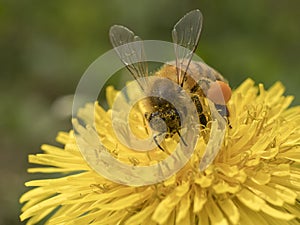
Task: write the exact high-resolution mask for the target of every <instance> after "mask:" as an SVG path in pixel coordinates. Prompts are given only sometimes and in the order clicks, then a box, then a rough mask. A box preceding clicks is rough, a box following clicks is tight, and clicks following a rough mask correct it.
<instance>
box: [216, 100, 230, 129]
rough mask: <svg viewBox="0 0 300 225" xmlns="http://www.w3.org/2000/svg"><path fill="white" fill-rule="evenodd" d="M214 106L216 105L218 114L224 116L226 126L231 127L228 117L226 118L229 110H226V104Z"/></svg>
mask: <svg viewBox="0 0 300 225" xmlns="http://www.w3.org/2000/svg"><path fill="white" fill-rule="evenodd" d="M215 106H216V109H217V110H218V112H219V113H220V115H221V116H223V117H225V118H226V120H227V123H228V126H229V128H230V129H231V128H232V126H231V124H230V121H229V118H228V117H229V110H228V108H227V106H226V105H218V104H215Z"/></svg>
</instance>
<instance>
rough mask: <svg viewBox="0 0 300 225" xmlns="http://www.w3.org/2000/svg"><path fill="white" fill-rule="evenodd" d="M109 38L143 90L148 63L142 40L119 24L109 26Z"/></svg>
mask: <svg viewBox="0 0 300 225" xmlns="http://www.w3.org/2000/svg"><path fill="white" fill-rule="evenodd" d="M109 38H110V42H111V44H112V46H113V47H114V48H115V50H116V52H117V54H118V56H119V57H120V59H121V61H122V62H123V63H124V64H125V66H126V68H127V69H128V70H129V72H130V73H131V75H132V76H133V77H134V79H136V80H137V82H138V83H139V85H140V86H141V88H142V89H143V90H144V88H145V85H146V84H147V79H146V78H147V77H148V64H147V62H146V56H145V50H144V46H143V43H142V40H141V39H140V38H139V37H138V36H135V35H134V33H133V32H132V31H131V30H129V29H128V28H126V27H124V26H121V25H114V26H112V27H111V28H110V31H109Z"/></svg>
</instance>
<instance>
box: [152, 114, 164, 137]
mask: <svg viewBox="0 0 300 225" xmlns="http://www.w3.org/2000/svg"><path fill="white" fill-rule="evenodd" d="M149 123H150V127H151V128H152V129H153V130H155V131H158V132H160V133H164V132H166V131H167V125H166V123H165V121H164V120H163V119H162V118H161V117H160V116H159V115H151V116H150V121H149Z"/></svg>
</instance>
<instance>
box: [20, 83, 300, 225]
mask: <svg viewBox="0 0 300 225" xmlns="http://www.w3.org/2000/svg"><path fill="white" fill-rule="evenodd" d="M283 92H284V87H283V86H282V84H281V83H276V84H275V85H273V86H272V87H271V88H270V89H269V90H265V89H264V87H263V85H262V84H260V85H258V87H257V86H255V85H254V82H253V81H252V80H250V79H248V80H246V81H245V82H244V83H243V84H242V85H241V86H240V87H238V88H237V89H236V90H235V91H234V92H233V95H232V98H231V100H230V102H229V103H228V108H229V111H230V118H229V119H230V123H231V126H232V128H231V129H228V131H227V132H226V135H225V138H224V143H223V145H222V148H221V150H220V151H219V152H218V154H217V157H216V158H215V159H214V161H213V163H212V164H211V165H209V166H208V167H207V168H206V169H205V170H204V171H200V170H199V158H201V156H202V155H203V151H204V149H205V145H206V142H205V140H204V138H199V140H198V142H197V144H196V147H195V150H194V154H193V155H192V157H191V158H190V159H189V161H188V163H187V164H186V165H185V166H184V167H183V168H182V169H181V170H180V171H178V172H177V173H176V174H175V175H173V176H172V177H170V178H168V179H167V180H165V181H163V182H160V183H157V184H150V185H145V186H140V187H133V186H126V185H124V184H119V183H116V182H113V181H110V180H108V179H106V178H104V177H103V176H101V175H99V173H97V172H95V171H94V170H93V169H92V168H91V167H90V166H89V165H88V164H87V162H86V160H85V159H84V158H83V156H82V155H81V153H80V151H79V149H78V145H77V144H76V140H75V137H74V132H73V131H70V132H69V133H65V132H60V133H59V134H58V137H57V141H58V142H59V143H61V144H63V145H64V148H59V147H54V146H49V145H43V146H42V147H41V148H42V150H43V153H41V154H36V155H30V156H29V162H30V163H33V164H38V165H40V167H34V168H30V169H29V170H28V171H29V172H30V173H47V174H49V175H48V177H49V178H48V179H43V180H33V181H29V182H27V183H26V186H28V187H33V188H32V189H31V190H30V191H28V192H27V193H25V194H24V195H23V196H22V197H21V198H20V202H21V203H24V206H23V208H22V214H21V216H20V218H21V220H22V221H24V220H27V224H36V223H38V222H39V221H41V220H43V219H44V218H48V219H47V222H46V224H61V225H62V224H82V225H85V224H92V225H96V224H99V225H106V224H109V225H110V224H111V225H115V224H127V225H133V224H137V225H143V224H147V225H151V224H160V225H167V224H184V225H188V224H192V225H196V224H201V225H209V224H211V225H238V224H242V225H257V224H259V225H268V224H272V225H288V224H299V222H300V204H299V200H300V167H299V165H300V164H299V163H300V128H299V122H300V107H290V108H289V105H290V103H291V101H292V99H293V97H291V96H288V97H285V96H283V95H282V94H283ZM116 94H117V91H115V90H114V89H113V88H112V87H110V88H108V90H107V97H108V103H109V105H112V104H113V99H114V97H115V96H116ZM93 107H94V106H93V105H88V106H87V107H86V108H85V109H83V110H81V111H80V112H79V117H80V118H82V120H89V119H90V118H88V117H87V116H86V113H85V112H86V110H90V109H93ZM110 114H111V111H110V110H108V111H105V110H103V109H102V108H101V107H100V106H98V105H96V121H95V122H96V124H97V128H98V129H97V132H98V135H99V136H100V138H101V141H102V142H103V144H104V145H105V147H106V148H107V149H108V151H109V152H110V154H111V155H113V156H114V157H115V158H116V159H118V160H120V161H123V162H125V163H127V164H128V165H138V166H140V165H151V164H153V163H155V162H157V161H159V160H162V159H164V158H165V157H166V154H167V153H166V152H163V151H161V150H159V149H156V150H153V151H150V152H148V153H143V152H139V153H136V152H134V151H132V150H130V149H128V148H126V147H125V146H123V145H122V144H121V143H119V142H118V140H117V139H116V137H115V135H114V133H113V132H112V125H111V117H110ZM132 116H133V117H134V119H132V124H131V127H132V130H133V132H134V133H136V134H139V135H141V136H143V135H145V134H144V133H143V132H144V131H145V125H144V123H143V121H142V120H143V119H142V116H141V115H139V114H138V113H135V114H134V115H132ZM77 127H78V129H79V130H80V135H82V136H83V138H84V139H85V140H89V141H92V140H93V137H92V136H93V134H92V133H91V132H90V130H89V129H88V127H86V128H84V127H81V126H80V125H79V123H78V124H77ZM173 139H174V138H173ZM173 139H166V141H165V144H164V146H166V147H167V148H169V147H170V146H171V147H170V149H171V148H172V147H173V146H174V143H175V142H176V141H174V140H173ZM175 144H176V143H175ZM95 147H97V146H95ZM53 173H55V174H57V173H58V174H61V176H60V177H58V178H52V176H51V174H53Z"/></svg>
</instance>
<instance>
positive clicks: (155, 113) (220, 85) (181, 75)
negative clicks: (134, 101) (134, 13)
mask: <svg viewBox="0 0 300 225" xmlns="http://www.w3.org/2000/svg"><path fill="white" fill-rule="evenodd" d="M201 28H202V14H201V12H200V10H193V11H191V12H189V13H187V14H186V15H185V16H183V17H182V18H181V19H180V20H179V21H178V22H177V23H176V24H175V26H174V28H173V30H172V38H173V42H174V43H175V56H176V60H175V61H172V62H169V63H167V64H165V65H163V66H162V68H161V69H160V70H158V71H157V72H155V73H154V76H158V77H162V78H167V79H168V80H171V81H173V82H175V83H176V84H177V85H178V86H179V87H181V88H182V89H183V90H185V91H187V92H188V93H189V96H190V98H191V100H192V101H193V103H194V105H195V107H196V110H197V113H198V118H199V122H200V125H201V126H203V127H206V126H207V124H208V121H209V120H210V115H209V109H208V107H207V101H206V100H207V99H209V100H210V101H212V102H213V103H214V105H215V107H216V109H217V110H218V112H219V114H220V115H221V116H222V117H224V118H226V119H227V118H228V116H229V112H228V109H227V107H226V103H227V102H228V101H229V100H230V97H231V89H230V87H229V85H228V83H227V81H226V80H225V79H224V78H223V76H222V75H221V74H220V73H218V72H217V71H216V70H214V69H213V68H211V67H209V66H208V65H207V64H205V63H204V62H202V61H194V60H192V57H193V54H194V52H195V50H196V48H197V45H198V42H199V38H200V33H201ZM109 37H110V41H111V43H112V46H113V47H114V48H115V50H116V52H117V54H118V56H119V58H120V59H121V61H122V62H123V63H124V64H125V66H126V67H127V69H128V70H129V72H130V73H131V75H132V76H133V77H134V79H136V80H137V81H138V80H140V78H143V80H144V81H145V84H143V83H141V81H139V85H140V86H141V88H142V89H147V88H146V87H147V77H148V66H147V63H146V62H145V61H146V60H143V59H145V55H144V52H143V50H142V48H141V49H139V50H137V49H134V48H133V47H130V45H129V47H128V48H123V50H120V49H119V48H117V47H119V46H121V45H126V44H129V43H132V42H135V41H140V40H141V39H140V38H139V37H138V36H136V35H135V34H134V33H133V32H132V31H131V30H129V29H128V28H126V27H124V26H121V25H114V26H112V27H111V28H110V32H109ZM176 46H181V47H183V48H178V47H176ZM141 47H142V46H141ZM182 49H184V50H182ZM136 58H139V59H141V60H140V62H137V63H131V62H133V61H134V59H136ZM191 75H193V76H191ZM192 77H193V78H192ZM195 77H196V78H197V79H195ZM154 87H155V89H156V90H157V91H159V92H160V93H162V96H168V95H174V93H176V91H177V90H174V87H170V85H169V83H168V82H164V80H159V81H157V82H155V83H154V84H152V86H151V87H148V88H150V89H152V88H154ZM174 91H175V92H174ZM146 102H147V104H146V105H147V111H146V112H145V114H144V117H145V119H146V121H148V123H149V125H150V127H151V128H152V129H153V130H155V131H157V132H158V134H157V135H156V136H154V137H153V139H154V141H155V143H156V145H157V146H158V147H159V148H160V149H161V150H163V151H164V149H163V148H162V146H161V145H160V144H159V143H158V141H157V137H158V136H160V135H165V137H172V136H173V135H174V134H178V135H179V137H180V138H181V135H180V130H181V120H180V115H179V112H178V110H177V109H176V108H175V106H174V105H173V104H171V103H170V102H168V101H167V100H166V99H164V98H161V97H154V96H149V97H147V99H146ZM180 104H181V105H184V104H185V103H184V102H180ZM161 120H163V122H164V124H165V125H164V126H162V125H161V123H159V122H158V121H161ZM181 140H182V141H183V143H184V145H186V146H187V144H188V143H186V141H185V140H183V139H181Z"/></svg>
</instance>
